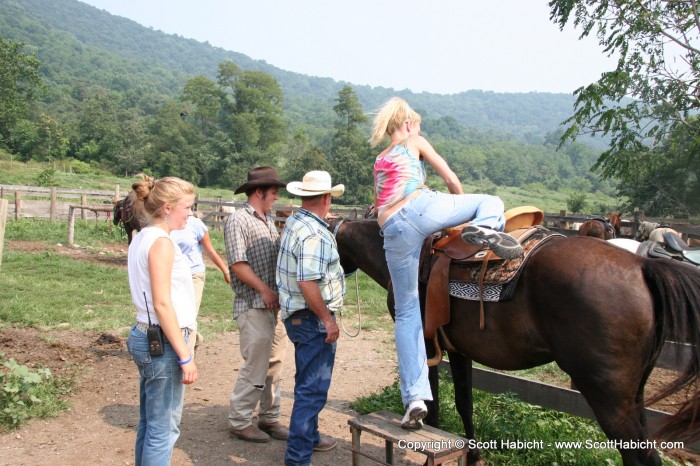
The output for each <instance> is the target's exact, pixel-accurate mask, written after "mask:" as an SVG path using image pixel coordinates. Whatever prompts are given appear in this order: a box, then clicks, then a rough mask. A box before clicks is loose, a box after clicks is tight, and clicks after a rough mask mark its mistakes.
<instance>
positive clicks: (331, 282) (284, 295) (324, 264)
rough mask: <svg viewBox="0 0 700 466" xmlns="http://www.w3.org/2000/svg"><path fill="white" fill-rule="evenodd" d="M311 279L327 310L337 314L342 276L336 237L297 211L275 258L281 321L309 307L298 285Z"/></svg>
mask: <svg viewBox="0 0 700 466" xmlns="http://www.w3.org/2000/svg"><path fill="white" fill-rule="evenodd" d="M312 280H313V281H316V283H317V284H318V287H319V289H320V290H321V296H322V297H323V301H324V302H325V303H326V305H327V306H328V309H329V310H330V311H332V312H336V311H338V310H339V309H340V308H341V307H342V305H343V296H344V295H345V276H344V273H343V267H342V266H341V265H340V256H339V255H338V246H337V244H336V242H335V238H334V237H333V235H332V234H331V232H330V231H328V224H327V223H326V222H324V221H323V220H322V219H321V218H320V217H318V216H317V215H315V214H313V213H311V212H309V211H308V210H306V209H299V210H298V211H297V212H295V213H294V215H292V216H291V217H289V219H288V220H287V222H286V224H285V226H284V231H283V232H282V240H281V244H280V252H279V257H278V259H277V288H278V289H279V297H280V309H281V312H280V318H281V319H282V320H284V319H286V318H287V317H289V316H290V315H291V314H292V313H293V312H294V311H298V310H300V309H304V308H307V307H308V306H307V304H306V300H305V299H304V295H303V294H302V292H301V288H300V287H299V282H300V281H312Z"/></svg>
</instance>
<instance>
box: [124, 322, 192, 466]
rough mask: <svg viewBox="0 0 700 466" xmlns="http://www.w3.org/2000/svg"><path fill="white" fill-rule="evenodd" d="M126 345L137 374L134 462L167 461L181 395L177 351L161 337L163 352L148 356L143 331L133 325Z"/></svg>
mask: <svg viewBox="0 0 700 466" xmlns="http://www.w3.org/2000/svg"><path fill="white" fill-rule="evenodd" d="M186 340H187V339H186ZM126 346H127V348H128V349H129V354H131V357H132V358H133V359H134V362H135V363H136V366H137V367H138V368H139V374H140V376H141V381H140V383H139V425H138V428H137V430H136V448H135V458H136V462H135V464H136V466H162V465H168V464H170V457H171V456H172V454H173V447H174V446H175V442H176V441H177V438H178V437H179V435H180V429H179V427H178V426H179V425H180V418H181V417H182V406H183V400H184V397H185V388H184V387H185V386H184V385H183V383H182V369H180V364H178V362H177V361H178V357H177V353H175V351H174V350H173V347H172V346H171V345H170V343H169V342H168V340H167V339H166V338H165V337H163V355H162V356H155V357H153V356H151V355H150V354H149V353H148V339H147V337H146V334H145V333H144V332H143V331H141V330H140V329H138V328H136V327H135V326H134V327H132V329H131V333H130V334H129V339H128V340H127V342H126Z"/></svg>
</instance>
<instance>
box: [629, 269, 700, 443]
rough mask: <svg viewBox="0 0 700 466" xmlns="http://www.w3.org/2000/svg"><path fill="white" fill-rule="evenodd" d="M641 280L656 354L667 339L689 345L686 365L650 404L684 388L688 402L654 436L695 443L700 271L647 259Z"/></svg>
mask: <svg viewBox="0 0 700 466" xmlns="http://www.w3.org/2000/svg"><path fill="white" fill-rule="evenodd" d="M642 270H643V274H644V279H645V281H646V283H647V286H648V287H649V290H650V291H651V294H652V296H653V299H654V312H655V314H656V319H655V320H656V339H657V341H656V353H655V358H656V357H657V356H658V355H659V353H660V352H661V347H662V346H663V344H664V342H665V341H666V340H670V341H676V342H683V343H687V344H688V348H689V349H690V357H689V358H688V362H687V366H686V367H685V369H684V370H683V371H682V372H681V373H680V375H679V376H678V378H677V379H676V380H674V381H673V382H672V383H671V384H670V385H669V386H668V387H665V388H664V389H663V390H662V391H661V392H660V393H658V394H657V395H655V396H654V397H653V398H652V399H651V400H649V404H653V403H656V402H657V401H660V400H662V399H664V398H666V397H667V396H669V395H671V394H673V393H676V392H678V391H679V390H682V389H685V390H686V392H687V393H688V395H689V397H688V400H687V401H686V402H684V403H682V404H681V405H680V409H679V410H678V412H677V413H676V414H674V415H673V416H671V418H669V420H668V421H667V422H666V423H665V424H664V425H663V427H662V428H661V430H659V431H658V432H657V433H656V434H655V437H663V438H668V439H686V440H696V439H698V438H700V384H698V376H700V346H699V345H698V343H699V342H700V270H699V269H697V268H694V267H691V266H687V265H685V264H679V263H676V262H673V261H671V260H663V259H652V260H646V261H645V262H644V266H643V269H642Z"/></svg>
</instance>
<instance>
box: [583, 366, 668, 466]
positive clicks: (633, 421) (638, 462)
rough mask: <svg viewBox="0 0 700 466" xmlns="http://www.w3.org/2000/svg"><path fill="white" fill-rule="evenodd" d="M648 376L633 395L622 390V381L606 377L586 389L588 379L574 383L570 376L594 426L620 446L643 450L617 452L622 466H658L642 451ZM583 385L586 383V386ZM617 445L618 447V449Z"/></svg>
mask: <svg viewBox="0 0 700 466" xmlns="http://www.w3.org/2000/svg"><path fill="white" fill-rule="evenodd" d="M647 377H648V373H647V374H646V375H645V376H644V377H643V378H642V382H641V383H640V384H638V387H639V388H638V389H637V390H636V392H635V393H633V392H632V390H631V389H625V385H629V384H625V383H624V382H623V380H624V377H607V378H604V379H605V380H601V381H600V382H599V384H600V386H599V387H592V386H591V385H590V378H589V379H587V380H586V379H583V380H577V379H576V378H575V377H573V376H572V380H573V381H574V382H575V383H576V385H577V386H578V387H579V390H580V391H581V394H582V395H583V396H584V397H585V398H586V400H587V401H588V404H589V405H590V406H591V408H592V409H593V412H594V413H595V415H596V419H597V420H598V424H600V427H601V429H603V432H605V435H607V437H608V439H610V440H612V441H619V442H621V444H622V445H624V443H625V442H626V443H631V442H635V443H636V444H637V445H639V446H641V447H643V448H632V449H623V448H618V451H619V452H620V456H621V457H622V463H623V464H624V465H625V466H661V458H660V457H659V454H658V453H657V451H656V450H655V449H653V448H646V447H647V446H648V444H649V443H650V442H647V437H648V433H647V429H646V419H645V416H644V406H643V399H644V383H645V382H646V379H647ZM586 382H589V383H588V384H587V383H586ZM622 445H621V446H622Z"/></svg>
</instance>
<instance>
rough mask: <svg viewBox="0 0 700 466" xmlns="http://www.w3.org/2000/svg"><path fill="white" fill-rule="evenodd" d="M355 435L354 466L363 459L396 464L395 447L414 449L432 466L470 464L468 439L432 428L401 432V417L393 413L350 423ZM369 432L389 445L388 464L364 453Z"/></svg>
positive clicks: (387, 447) (377, 414)
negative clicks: (451, 462)
mask: <svg viewBox="0 0 700 466" xmlns="http://www.w3.org/2000/svg"><path fill="white" fill-rule="evenodd" d="M348 424H350V433H351V434H352V464H353V466H357V465H359V464H360V456H364V457H366V458H369V459H371V460H372V461H375V462H377V463H382V464H386V465H391V464H394V444H396V445H397V446H398V447H400V448H406V449H411V450H413V451H416V452H418V453H422V454H424V455H426V456H427V457H428V465H430V466H432V465H437V464H442V463H444V462H445V461H449V460H451V459H455V458H458V459H459V460H458V464H459V466H466V464H467V452H468V451H469V449H468V448H467V439H465V438H463V437H459V436H457V435H453V434H450V433H447V432H445V431H442V430H439V429H436V428H434V427H430V426H427V425H426V426H423V428H422V429H419V430H406V429H402V428H401V416H399V415H398V414H396V413H392V412H390V411H377V412H376V413H370V414H365V415H364V416H359V417H355V418H351V419H348ZM362 432H368V433H370V434H372V435H375V436H377V437H381V438H383V439H384V442H385V454H386V462H383V461H381V460H380V459H377V458H374V457H372V456H369V455H367V454H366V453H363V452H362V447H361V446H360V434H361V433H362Z"/></svg>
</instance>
